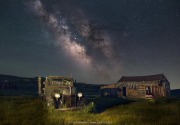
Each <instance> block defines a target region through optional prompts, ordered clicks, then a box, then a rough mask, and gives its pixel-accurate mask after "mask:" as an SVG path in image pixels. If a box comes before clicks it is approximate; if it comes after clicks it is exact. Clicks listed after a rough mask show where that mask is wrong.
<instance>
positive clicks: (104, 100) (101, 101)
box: [91, 97, 134, 113]
mask: <svg viewBox="0 0 180 125" xmlns="http://www.w3.org/2000/svg"><path fill="white" fill-rule="evenodd" d="M91 101H92V100H91ZM93 101H94V103H95V105H96V111H97V113H101V112H103V111H104V110H106V109H107V108H111V107H113V106H117V105H126V104H130V103H132V102H134V101H133V100H128V99H123V98H118V97H101V98H96V99H95V100H93Z"/></svg>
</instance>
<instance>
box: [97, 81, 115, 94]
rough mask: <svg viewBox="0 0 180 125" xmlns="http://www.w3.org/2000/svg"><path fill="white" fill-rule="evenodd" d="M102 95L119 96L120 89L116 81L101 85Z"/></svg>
mask: <svg viewBox="0 0 180 125" xmlns="http://www.w3.org/2000/svg"><path fill="white" fill-rule="evenodd" d="M100 89H101V97H118V89H117V88H116V83H113V84H109V85H104V86H101V87H100Z"/></svg>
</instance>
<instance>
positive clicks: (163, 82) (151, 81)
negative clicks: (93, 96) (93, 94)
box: [101, 74, 170, 98]
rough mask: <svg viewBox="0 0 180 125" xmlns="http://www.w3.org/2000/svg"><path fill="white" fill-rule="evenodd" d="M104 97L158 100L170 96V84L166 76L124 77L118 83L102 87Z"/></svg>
mask: <svg viewBox="0 0 180 125" xmlns="http://www.w3.org/2000/svg"><path fill="white" fill-rule="evenodd" d="M101 96H102V97H129V98H157V97H168V96H170V83H169V81H168V80H167V78H166V77H165V75H164V74H157V75H148V76H122V77H121V79H120V80H119V81H118V82H117V83H113V84H109V85H104V86H101Z"/></svg>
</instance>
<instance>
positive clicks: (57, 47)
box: [0, 0, 180, 89]
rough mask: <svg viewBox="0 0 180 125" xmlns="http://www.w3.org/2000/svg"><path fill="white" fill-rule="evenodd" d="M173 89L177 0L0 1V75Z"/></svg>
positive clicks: (178, 78) (178, 79)
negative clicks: (163, 83)
mask: <svg viewBox="0 0 180 125" xmlns="http://www.w3.org/2000/svg"><path fill="white" fill-rule="evenodd" d="M159 73H164V75H165V76H166V77H167V79H168V80H169V81H170V83H171V88H172V89H175V88H177V89H178V88H180V0H0V74H8V75H15V76H24V77H36V76H39V75H40V76H48V75H60V76H73V78H74V79H76V80H77V81H79V82H85V83H90V84H108V83H113V82H116V81H118V80H119V79H120V78H121V76H123V75H125V76H140V75H152V74H159Z"/></svg>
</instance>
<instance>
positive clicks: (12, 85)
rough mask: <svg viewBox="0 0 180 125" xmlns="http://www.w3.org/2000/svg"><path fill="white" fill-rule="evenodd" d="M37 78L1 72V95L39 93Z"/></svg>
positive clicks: (34, 94) (33, 94)
mask: <svg viewBox="0 0 180 125" xmlns="http://www.w3.org/2000/svg"><path fill="white" fill-rule="evenodd" d="M37 91H38V88H37V79H36V78H25V77H17V76H11V75H3V74H0V95H1V96H19V95H32V96H36V95H37Z"/></svg>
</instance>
